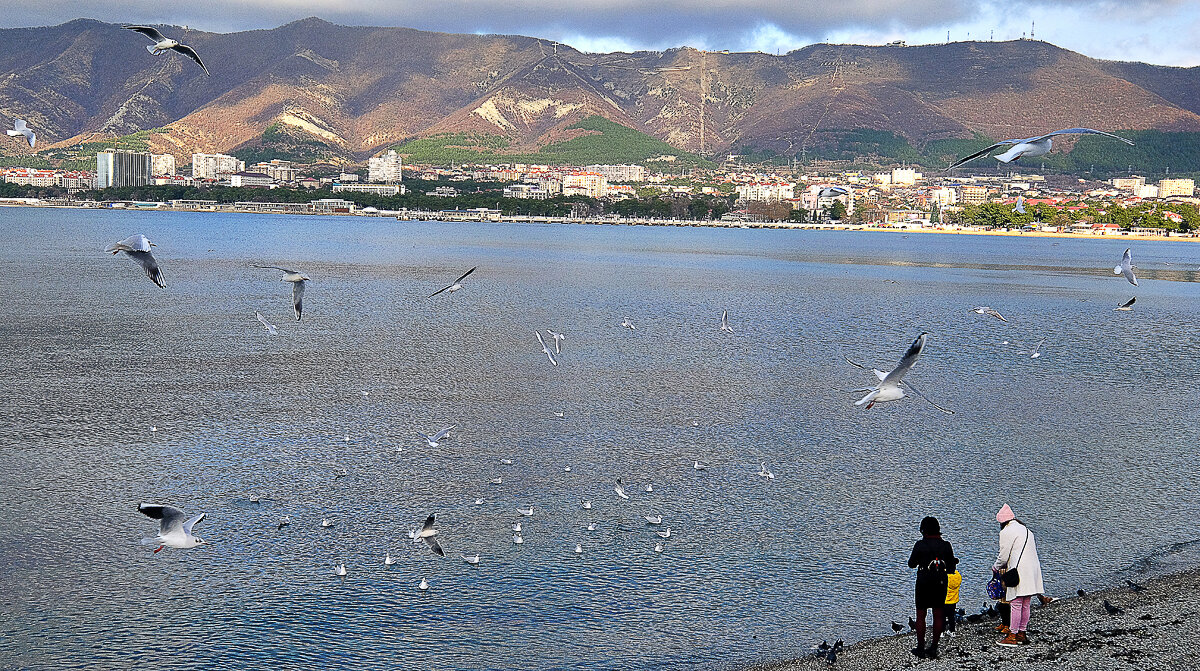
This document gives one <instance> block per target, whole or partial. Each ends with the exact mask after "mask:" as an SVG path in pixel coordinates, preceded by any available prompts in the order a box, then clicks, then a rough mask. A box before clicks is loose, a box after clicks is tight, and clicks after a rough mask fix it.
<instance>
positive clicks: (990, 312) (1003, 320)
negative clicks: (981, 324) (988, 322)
mask: <svg viewBox="0 0 1200 671" xmlns="http://www.w3.org/2000/svg"><path fill="white" fill-rule="evenodd" d="M986 312H987V314H989V315H991V316H993V317H995V318H996V319H999V320H1000V321H1002V322H1007V321H1008V320H1007V319H1005V318H1004V315H1002V314H1000V313H999V312H997V311H996V310H993V309H992V308H988V309H987V310H986Z"/></svg>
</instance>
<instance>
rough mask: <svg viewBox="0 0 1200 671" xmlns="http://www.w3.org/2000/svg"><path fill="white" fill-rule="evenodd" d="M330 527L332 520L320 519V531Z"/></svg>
mask: <svg viewBox="0 0 1200 671" xmlns="http://www.w3.org/2000/svg"><path fill="white" fill-rule="evenodd" d="M331 526H333V520H331V519H329V518H328V517H323V518H321V528H322V529H328V528H329V527H331Z"/></svg>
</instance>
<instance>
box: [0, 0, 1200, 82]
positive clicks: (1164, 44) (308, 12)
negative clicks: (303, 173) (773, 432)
mask: <svg viewBox="0 0 1200 671" xmlns="http://www.w3.org/2000/svg"><path fill="white" fill-rule="evenodd" d="M308 16H318V17H320V18H323V19H325V20H327V21H332V22H334V23H339V24H344V25H370V26H403V27H408V28H419V29H422V30H438V31H443V32H452V33H504V34H520V35H528V36H531V37H541V38H545V39H551V40H557V41H559V42H563V43H565V44H569V45H571V46H573V47H575V48H577V49H581V50H583V51H603V52H607V51H633V50H638V49H652V50H662V49H668V48H671V47H677V46H692V47H696V48H700V49H711V50H721V49H729V50H731V51H764V52H767V53H786V52H788V51H791V50H793V49H798V48H800V47H803V46H805V45H808V44H814V43H818V42H835V43H856V44H881V43H884V42H889V41H892V40H906V41H907V42H908V43H909V44H929V43H941V42H944V41H946V38H947V33H949V38H950V39H951V40H953V41H961V40H967V39H972V40H987V39H996V40H1010V39H1016V38H1020V37H1022V36H1028V34H1029V33H1030V30H1031V28H1032V29H1033V31H1034V36H1035V37H1036V38H1037V39H1041V40H1046V41H1048V42H1052V43H1054V44H1057V45H1059V46H1061V47H1065V48H1067V49H1072V50H1074V51H1078V52H1080V53H1083V54H1086V55H1088V56H1091V57H1094V58H1103V59H1109V60H1126V61H1143V62H1147V63H1154V64H1157V65H1176V66H1187V67H1190V66H1196V65H1200V0H1121V1H1118V0H837V1H836V2H834V1H831V0H702V1H696V0H201V1H200V2H196V1H195V0H186V1H182V0H89V1H88V2H85V3H80V2H78V0H69V1H67V0H0V27H22V26H44V25H54V24H58V23H63V22H65V21H69V20H71V19H75V18H80V17H85V18H94V19H100V20H102V21H109V22H113V23H119V22H130V23H154V24H173V25H187V26H190V27H191V28H195V29H200V30H208V31H213V32H232V31H238V30H251V29H258V28H273V27H275V26H279V25H282V24H284V23H287V22H289V21H293V20H296V19H301V18H305V17H308Z"/></svg>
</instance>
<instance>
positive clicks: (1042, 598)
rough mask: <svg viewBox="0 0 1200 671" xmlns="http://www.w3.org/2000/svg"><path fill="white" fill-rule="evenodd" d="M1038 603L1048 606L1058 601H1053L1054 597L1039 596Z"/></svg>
mask: <svg viewBox="0 0 1200 671" xmlns="http://www.w3.org/2000/svg"><path fill="white" fill-rule="evenodd" d="M1038 601H1040V602H1042V605H1043V606H1048V605H1050V604H1052V603H1054V602H1055V601H1058V599H1055V598H1054V597H1050V596H1046V595H1045V594H1039V595H1038Z"/></svg>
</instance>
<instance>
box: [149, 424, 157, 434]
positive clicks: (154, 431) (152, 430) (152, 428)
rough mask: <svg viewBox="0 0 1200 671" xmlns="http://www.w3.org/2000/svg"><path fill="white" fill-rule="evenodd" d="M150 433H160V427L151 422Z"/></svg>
mask: <svg viewBox="0 0 1200 671" xmlns="http://www.w3.org/2000/svg"><path fill="white" fill-rule="evenodd" d="M150 433H158V427H157V426H154V425H153V424H151V425H150Z"/></svg>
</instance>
